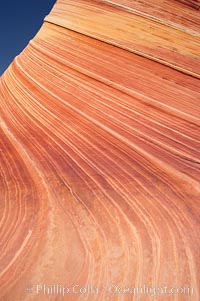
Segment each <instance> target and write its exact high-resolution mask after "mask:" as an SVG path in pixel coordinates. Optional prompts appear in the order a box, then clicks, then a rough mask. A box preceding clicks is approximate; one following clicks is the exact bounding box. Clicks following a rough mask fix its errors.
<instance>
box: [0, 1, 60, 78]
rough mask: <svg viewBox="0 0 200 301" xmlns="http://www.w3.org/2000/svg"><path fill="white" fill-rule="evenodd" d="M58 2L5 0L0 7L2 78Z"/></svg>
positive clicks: (0, 66)
mask: <svg viewBox="0 0 200 301" xmlns="http://www.w3.org/2000/svg"><path fill="white" fill-rule="evenodd" d="M55 2H56V0H12V1H11V0H3V1H1V5H0V76H1V75H2V73H3V72H4V70H5V69H7V67H8V66H9V65H10V63H11V62H12V61H13V59H14V58H15V56H16V55H18V54H19V53H20V52H21V51H22V50H23V49H24V48H25V47H26V45H27V44H28V42H29V41H30V40H31V39H32V38H33V37H34V36H35V34H36V33H37V31H38V30H39V28H40V27H41V25H42V23H43V19H44V17H45V16H46V15H47V14H48V13H49V12H50V10H51V8H52V7H53V5H54V3H55Z"/></svg>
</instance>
